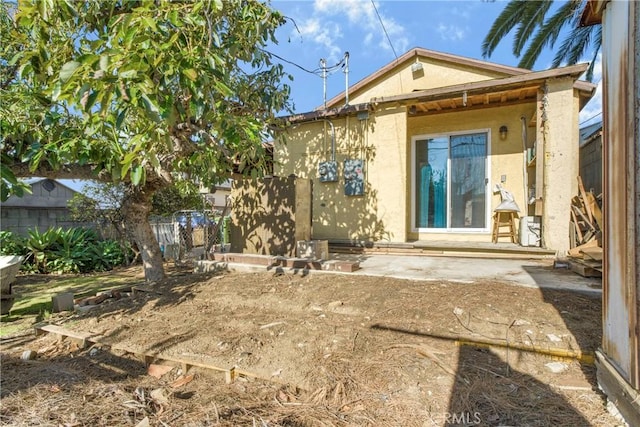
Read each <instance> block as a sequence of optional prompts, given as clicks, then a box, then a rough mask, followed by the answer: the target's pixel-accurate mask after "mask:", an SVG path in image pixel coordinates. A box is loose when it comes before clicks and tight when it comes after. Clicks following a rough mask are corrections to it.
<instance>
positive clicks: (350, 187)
mask: <svg viewBox="0 0 640 427" xmlns="http://www.w3.org/2000/svg"><path fill="white" fill-rule="evenodd" d="M363 166H364V161H363V160H362V159H347V160H345V161H344V194H345V195H346V196H362V195H363V194H364V170H363Z"/></svg>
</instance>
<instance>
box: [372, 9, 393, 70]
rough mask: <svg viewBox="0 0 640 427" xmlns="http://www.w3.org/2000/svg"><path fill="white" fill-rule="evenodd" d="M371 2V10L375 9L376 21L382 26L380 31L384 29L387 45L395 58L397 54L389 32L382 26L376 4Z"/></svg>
mask: <svg viewBox="0 0 640 427" xmlns="http://www.w3.org/2000/svg"><path fill="white" fill-rule="evenodd" d="M371 4H372V5H373V10H375V11H376V15H377V16H378V21H380V25H381V26H382V31H384V35H385V36H387V41H388V42H389V46H391V50H392V51H393V56H395V57H396V60H397V59H398V55H397V54H396V50H395V49H394V47H393V43H391V39H390V38H389V33H387V29H386V28H385V27H384V22H382V18H381V17H380V14H379V13H378V8H377V7H376V4H375V3H374V1H373V0H371Z"/></svg>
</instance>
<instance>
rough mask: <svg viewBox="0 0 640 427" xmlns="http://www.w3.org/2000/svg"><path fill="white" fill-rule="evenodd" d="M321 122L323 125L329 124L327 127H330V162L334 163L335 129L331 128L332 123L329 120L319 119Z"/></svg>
mask: <svg viewBox="0 0 640 427" xmlns="http://www.w3.org/2000/svg"><path fill="white" fill-rule="evenodd" d="M321 121H323V122H325V123H329V126H331V161H332V162H335V161H336V128H335V127H334V126H333V123H331V120H328V119H321Z"/></svg>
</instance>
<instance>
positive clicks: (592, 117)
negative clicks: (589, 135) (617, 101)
mask: <svg viewBox="0 0 640 427" xmlns="http://www.w3.org/2000/svg"><path fill="white" fill-rule="evenodd" d="M600 114H602V111H600V112H599V113H596V114H594V115H593V116H591V117H589V118H588V119H585V120H583V121H581V122H580V124H578V126H580V125H582V124H585V123H587V122H588V121H589V120H591V119H595V118H596V117H598V116H599V115H600Z"/></svg>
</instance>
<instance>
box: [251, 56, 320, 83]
mask: <svg viewBox="0 0 640 427" xmlns="http://www.w3.org/2000/svg"><path fill="white" fill-rule="evenodd" d="M260 50H261V51H262V52H264V53H267V54H269V55H271V56H274V57H276V58H278V59H279V60H281V61H283V62H286V63H287V64H291V65H293V66H294V67H298V68H300V69H301V70H302V71H304V72H306V73H309V74H313V75H315V76H318V77H320V75H319V74H318V73H319V72H320V71H321V70H320V69H319V68H316V69H315V70H313V71H311V70H308V69H306V68H304V67H303V66H302V65H298V64H296V63H295V62H292V61H289V60H288V59H284V58H283V57H281V56H280V55H276V54H275V53H273V52H269V51H268V50H265V49H260Z"/></svg>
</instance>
